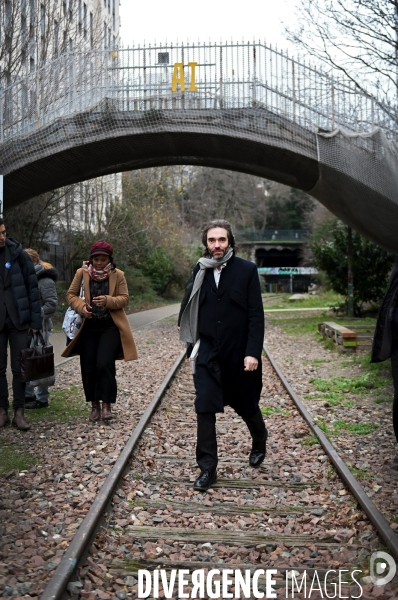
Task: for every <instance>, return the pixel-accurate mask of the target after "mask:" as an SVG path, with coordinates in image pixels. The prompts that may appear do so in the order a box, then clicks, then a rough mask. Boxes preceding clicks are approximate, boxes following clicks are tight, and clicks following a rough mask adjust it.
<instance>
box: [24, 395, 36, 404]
mask: <svg viewBox="0 0 398 600" xmlns="http://www.w3.org/2000/svg"><path fill="white" fill-rule="evenodd" d="M35 400H36V398H35V397H34V396H25V404H30V403H31V402H34V401H35Z"/></svg>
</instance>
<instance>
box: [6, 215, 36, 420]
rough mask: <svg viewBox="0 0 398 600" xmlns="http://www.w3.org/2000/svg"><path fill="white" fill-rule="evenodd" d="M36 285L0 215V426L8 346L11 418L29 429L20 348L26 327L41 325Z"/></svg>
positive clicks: (23, 345) (30, 267) (30, 265)
mask: <svg viewBox="0 0 398 600" xmlns="http://www.w3.org/2000/svg"><path fill="white" fill-rule="evenodd" d="M41 323H42V320H41V308H40V298H39V288H38V283H37V277H36V273H35V268H34V266H33V263H32V261H31V259H30V257H29V256H28V254H26V252H25V251H24V250H22V246H21V244H20V243H19V242H17V241H16V240H13V239H12V238H7V235H6V228H5V225H4V221H3V219H1V218H0V427H4V426H5V425H7V424H8V423H9V417H8V406H9V403H8V384H7V377H6V371H7V345H8V344H9V345H10V351H11V371H12V374H13V378H12V390H13V408H14V418H13V421H12V424H13V425H14V426H15V427H17V428H18V429H22V430H26V429H29V428H30V427H29V425H28V424H27V423H26V421H25V418H24V402H25V387H26V383H24V382H23V381H21V350H23V349H24V348H26V347H27V340H28V331H29V329H31V330H33V331H37V330H38V329H40V328H41Z"/></svg>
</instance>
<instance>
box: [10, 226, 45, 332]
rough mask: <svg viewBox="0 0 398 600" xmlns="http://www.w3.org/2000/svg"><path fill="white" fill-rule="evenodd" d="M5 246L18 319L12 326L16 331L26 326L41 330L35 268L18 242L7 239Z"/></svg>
mask: <svg viewBox="0 0 398 600" xmlns="http://www.w3.org/2000/svg"><path fill="white" fill-rule="evenodd" d="M6 246H7V250H8V251H9V255H10V263H11V264H10V268H9V274H10V276H11V280H10V281H11V291H12V298H13V302H14V306H15V309H16V311H15V312H16V315H17V318H18V319H19V323H14V324H15V325H16V327H17V328H18V329H19V328H20V327H21V326H22V328H23V327H24V326H26V329H27V328H28V327H31V328H32V329H41V327H42V318H41V306H40V296H39V287H38V282H37V277H36V271H35V267H34V265H33V263H32V260H31V258H30V256H29V254H27V253H26V252H25V250H23V249H22V245H21V244H20V242H18V241H17V240H14V239H13V238H11V237H7V238H6Z"/></svg>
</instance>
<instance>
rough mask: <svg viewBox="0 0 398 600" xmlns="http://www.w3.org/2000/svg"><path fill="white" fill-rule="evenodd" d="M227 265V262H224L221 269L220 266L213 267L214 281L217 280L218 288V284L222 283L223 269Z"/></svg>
mask: <svg viewBox="0 0 398 600" xmlns="http://www.w3.org/2000/svg"><path fill="white" fill-rule="evenodd" d="M226 266H227V263H224V264H223V265H221V269H218V267H214V269H213V273H214V281H215V282H216V286H217V288H218V284H219V283H220V277H221V271H222V270H223V268H224V267H226Z"/></svg>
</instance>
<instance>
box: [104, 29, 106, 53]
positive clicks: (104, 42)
mask: <svg viewBox="0 0 398 600" xmlns="http://www.w3.org/2000/svg"><path fill="white" fill-rule="evenodd" d="M104 48H106V23H104Z"/></svg>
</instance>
